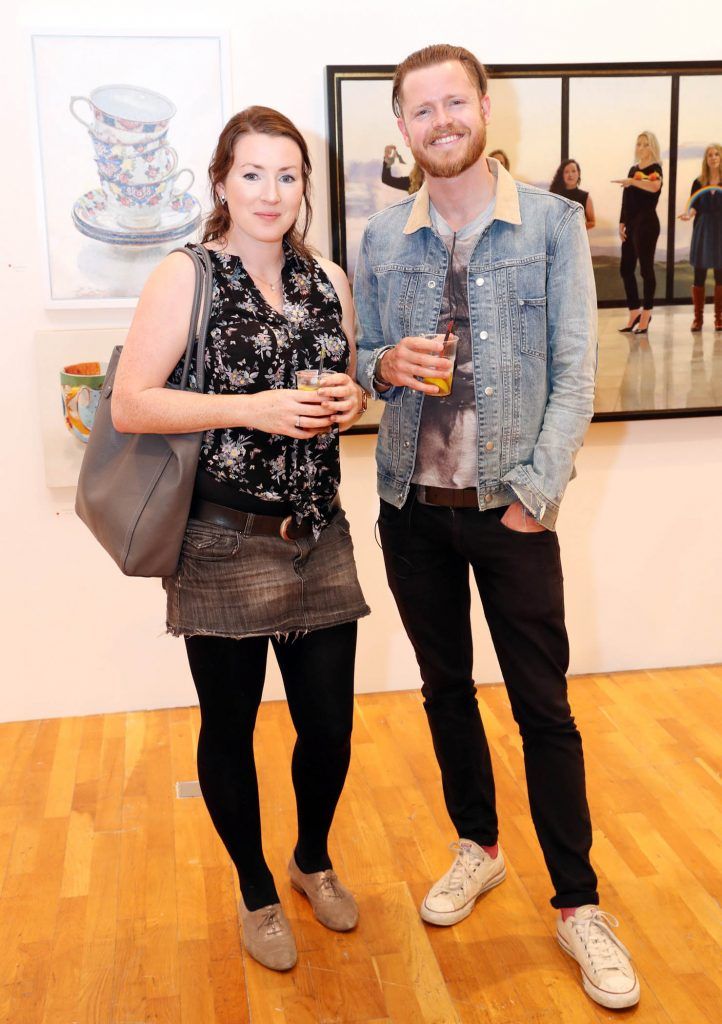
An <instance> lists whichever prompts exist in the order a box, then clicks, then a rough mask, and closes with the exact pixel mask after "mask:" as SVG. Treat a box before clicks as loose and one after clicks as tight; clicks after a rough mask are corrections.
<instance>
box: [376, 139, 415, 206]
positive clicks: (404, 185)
mask: <svg viewBox="0 0 722 1024" xmlns="http://www.w3.org/2000/svg"><path fill="white" fill-rule="evenodd" d="M397 160H398V162H399V163H400V164H403V163H404V162H405V161H404V158H403V157H402V156H401V154H400V153H399V151H398V149H397V148H396V146H393V145H391V146H384V159H383V163H382V164H381V181H382V182H383V184H384V185H388V186H389V187H390V188H398V189H400V190H401V191H402V192H407V193H408V194H409V195H410V196H411V195H413V194H414V192H418V191H419V189H420V188H421V186H422V185H423V184H424V172H423V171H422V170H421V168H420V167H419V165H418V164H417V163H413V164H412V165H411V170H410V171H409V173H408V174H397V175H394V174H392V173H391V168H392V167H393V165H394V163H395V162H396V161H397Z"/></svg>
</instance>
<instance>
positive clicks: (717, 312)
mask: <svg viewBox="0 0 722 1024" xmlns="http://www.w3.org/2000/svg"><path fill="white" fill-rule="evenodd" d="M714 329H715V330H716V331H722V284H716V285H715V286H714Z"/></svg>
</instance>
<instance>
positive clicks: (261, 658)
mask: <svg viewBox="0 0 722 1024" xmlns="http://www.w3.org/2000/svg"><path fill="white" fill-rule="evenodd" d="M269 639H270V641H271V643H272V644H273V649H274V651H275V654H276V658H277V659H278V664H279V667H280V669H281V675H282V676H283V685H284V688H285V690H286V698H287V700H288V709H289V711H290V713H291V718H292V720H293V724H294V727H295V729H296V734H297V739H296V745H295V746H294V748H293V758H292V761H291V776H292V779H293V787H294V790H295V793H296V811H297V818H298V842H297V844H296V848H295V856H296V862H297V864H298V866H299V868H300V869H301V871H306V872H312V871H325V870H326V869H327V868H330V867H331V861H330V860H329V856H328V849H327V846H326V843H327V839H328V833H329V830H330V828H331V822H332V821H333V816H334V812H335V810H336V804H337V803H338V799H339V797H340V795H341V790H342V789H343V784H344V781H345V779H346V773H347V771H348V765H349V759H350V756H351V729H352V724H353V672H354V660H355V654H356V623H355V622H349V623H345V624H344V625H341V626H332V627H331V628H329V629H318V630H314V631H313V632H310V633H306V634H305V635H304V636H300V637H297V638H295V639H289V640H278V639H276V638H275V637H267V636H262V637H249V638H247V639H244V640H234V639H231V638H229V637H215V636H192V637H186V650H187V652H188V661H189V663H190V668H191V673H192V675H193V682H194V683H195V686H196V690H197V691H198V700H199V703H200V709H201V730H200V735H199V737H198V780H199V782H200V787H201V792H202V793H203V799H204V800H205V803H206V807H207V808H208V812H209V814H210V816H211V819H212V821H213V824H214V825H215V827H216V831H217V832H218V834H219V836H220V837H221V839H222V840H223V843H224V845H225V847H226V849H227V850H228V853H229V854H230V856H231V859H232V860H233V863H234V864H235V866H236V869H237V871H238V878H239V882H240V886H241V893H242V894H243V900H244V902H245V904H246V906H247V907H248V909H249V910H258V909H259V908H260V907H265V906H267V905H268V904H269V903H277V902H278V893H277V891H276V887H275V885H274V882H273V876H272V875H271V872H270V870H269V868H268V865H267V864H266V860H265V858H264V856H263V846H262V842H261V815H260V808H259V801H258V781H257V776H256V764H255V760H254V756H253V731H254V728H255V724H256V715H257V713H258V708H259V706H260V703H261V696H262V694H263V683H264V679H265V675H266V655H267V651H268V641H269ZM277 753H278V755H279V756H281V755H282V751H280V750H279V751H278V752H277Z"/></svg>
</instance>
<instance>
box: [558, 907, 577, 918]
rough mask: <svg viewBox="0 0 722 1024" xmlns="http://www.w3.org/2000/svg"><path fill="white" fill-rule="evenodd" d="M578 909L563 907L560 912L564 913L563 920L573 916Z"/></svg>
mask: <svg viewBox="0 0 722 1024" xmlns="http://www.w3.org/2000/svg"><path fill="white" fill-rule="evenodd" d="M577 909H578V908H577V907H561V908H560V911H559V912H560V914H561V915H562V921H566V919H567V918H568V917H573V916H574V914H575V913H576V911H577Z"/></svg>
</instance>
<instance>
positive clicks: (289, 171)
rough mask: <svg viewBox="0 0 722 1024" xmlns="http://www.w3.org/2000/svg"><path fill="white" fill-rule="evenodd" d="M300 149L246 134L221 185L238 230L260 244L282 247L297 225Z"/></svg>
mask: <svg viewBox="0 0 722 1024" xmlns="http://www.w3.org/2000/svg"><path fill="white" fill-rule="evenodd" d="M303 185H304V182H303V173H302V156H301V150H300V149H299V147H298V145H297V143H295V142H294V141H293V139H289V138H286V136H283V135H280V136H276V135H259V134H253V135H242V136H241V137H240V139H238V141H237V142H236V145H235V147H234V150H233V166H232V167H231V169H230V171H229V172H228V175H227V177H226V180H225V181H224V182H223V184H222V185H220V186H219V188H218V192H219V195H225V197H226V200H227V202H228V212H229V213H230V215H231V220H232V221H233V226H234V228H235V229H236V230H237V231H239V232H241V234H243V235H246V236H247V237H248V238H252V239H254V240H255V241H258V242H280V241H281V239H282V238H283V236H284V235H285V234H286V232H287V231H289V230H290V229H291V228H292V227H293V225H294V224H295V223H296V219H297V217H298V211H299V210H300V208H301V200H302V199H303Z"/></svg>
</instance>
